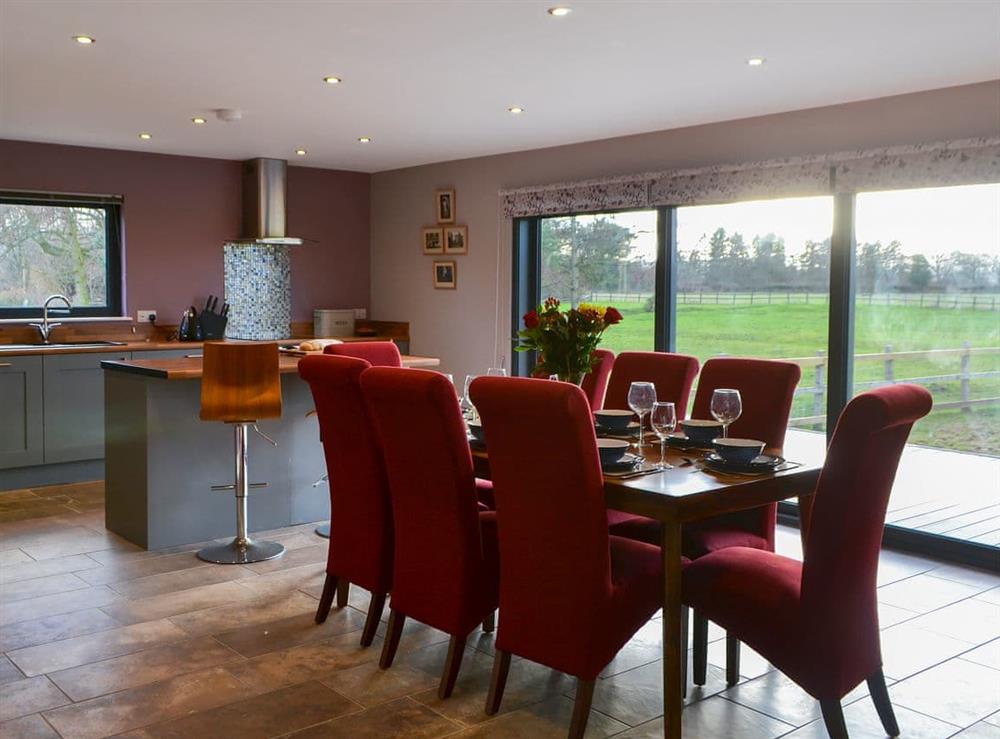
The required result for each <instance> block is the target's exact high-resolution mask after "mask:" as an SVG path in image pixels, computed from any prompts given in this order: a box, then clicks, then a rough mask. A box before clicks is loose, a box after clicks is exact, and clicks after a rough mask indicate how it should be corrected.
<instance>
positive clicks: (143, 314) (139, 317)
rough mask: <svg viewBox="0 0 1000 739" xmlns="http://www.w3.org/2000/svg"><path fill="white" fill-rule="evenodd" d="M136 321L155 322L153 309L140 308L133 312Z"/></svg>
mask: <svg viewBox="0 0 1000 739" xmlns="http://www.w3.org/2000/svg"><path fill="white" fill-rule="evenodd" d="M135 320H136V323H156V311H155V310H140V311H136V314H135Z"/></svg>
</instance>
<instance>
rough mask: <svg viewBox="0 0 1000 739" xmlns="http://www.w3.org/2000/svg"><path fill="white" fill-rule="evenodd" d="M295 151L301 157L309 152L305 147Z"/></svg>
mask: <svg viewBox="0 0 1000 739" xmlns="http://www.w3.org/2000/svg"><path fill="white" fill-rule="evenodd" d="M295 153H296V154H298V155H299V156H300V157H304V156H305V155H306V154H308V153H309V152H307V151H306V150H305V149H296V150H295Z"/></svg>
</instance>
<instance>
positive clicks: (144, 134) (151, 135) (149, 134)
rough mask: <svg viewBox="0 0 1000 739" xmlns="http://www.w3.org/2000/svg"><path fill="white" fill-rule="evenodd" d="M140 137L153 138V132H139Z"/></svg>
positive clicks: (145, 139) (144, 138)
mask: <svg viewBox="0 0 1000 739" xmlns="http://www.w3.org/2000/svg"><path fill="white" fill-rule="evenodd" d="M139 138H140V139H142V140H143V141H149V140H150V139H151V138H153V134H151V133H140V134H139Z"/></svg>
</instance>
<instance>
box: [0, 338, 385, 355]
mask: <svg viewBox="0 0 1000 739" xmlns="http://www.w3.org/2000/svg"><path fill="white" fill-rule="evenodd" d="M336 338H337V340H338V341H344V342H351V341H392V337H390V336H338V337H336ZM73 341H74V342H75V343H72V344H60V343H59V341H58V339H55V340H53V342H52V344H0V357H3V356H21V355H29V356H42V355H46V354H100V353H111V354H113V353H116V352H149V351H169V350H172V349H174V350H176V349H189V350H191V351H192V352H196V353H200V352H201V347H202V344H203V343H204V342H201V341H140V340H136V341H123V340H119V341H116V342H115V343H113V344H100V343H97V344H88V343H87V340H86V339H76V338H74V339H73ZM95 341H98V342H99V341H101V339H95ZM299 341H305V339H287V340H286V339H283V340H280V341H279V342H278V343H279V344H282V345H284V344H298V343H299Z"/></svg>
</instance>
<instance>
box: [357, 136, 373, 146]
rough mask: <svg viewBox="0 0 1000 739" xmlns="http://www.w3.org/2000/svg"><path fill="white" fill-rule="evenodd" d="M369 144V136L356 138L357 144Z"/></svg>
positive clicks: (370, 140)
mask: <svg viewBox="0 0 1000 739" xmlns="http://www.w3.org/2000/svg"><path fill="white" fill-rule="evenodd" d="M371 142H372V139H371V136H359V137H358V143H359V144H370V143H371Z"/></svg>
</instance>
